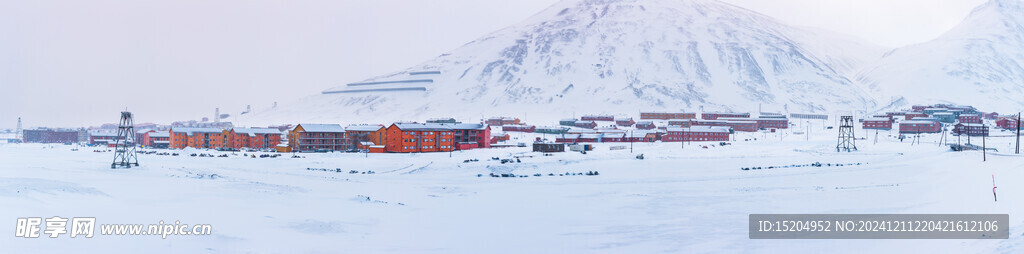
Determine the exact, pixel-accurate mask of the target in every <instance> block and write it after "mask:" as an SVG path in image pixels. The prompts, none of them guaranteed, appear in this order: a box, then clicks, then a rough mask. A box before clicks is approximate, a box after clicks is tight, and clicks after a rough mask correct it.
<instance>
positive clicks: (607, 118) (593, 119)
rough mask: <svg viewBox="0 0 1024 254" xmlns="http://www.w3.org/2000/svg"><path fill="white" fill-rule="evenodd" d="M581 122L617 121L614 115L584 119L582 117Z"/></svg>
mask: <svg viewBox="0 0 1024 254" xmlns="http://www.w3.org/2000/svg"><path fill="white" fill-rule="evenodd" d="M580 120H583V121H615V116H613V115H585V116H583V117H580Z"/></svg>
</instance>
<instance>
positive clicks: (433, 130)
mask: <svg viewBox="0 0 1024 254" xmlns="http://www.w3.org/2000/svg"><path fill="white" fill-rule="evenodd" d="M453 135H454V134H453V133H452V129H451V128H450V127H447V126H445V125H443V124H433V123H428V124H408V123H396V124H391V126H390V127H388V130H387V142H386V143H387V144H385V145H384V146H385V148H384V149H385V150H386V151H387V152H389V153H425V152H450V151H453V150H455V146H454V140H453V138H454V136H453Z"/></svg>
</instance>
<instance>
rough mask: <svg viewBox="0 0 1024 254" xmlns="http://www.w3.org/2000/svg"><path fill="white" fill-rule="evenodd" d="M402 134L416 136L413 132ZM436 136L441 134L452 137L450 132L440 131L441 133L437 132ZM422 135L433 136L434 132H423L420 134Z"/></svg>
mask: <svg viewBox="0 0 1024 254" xmlns="http://www.w3.org/2000/svg"><path fill="white" fill-rule="evenodd" d="M404 133H405V135H416V132H415V131H406V132H404ZM438 134H441V135H452V132H450V131H442V132H439V133H438ZM422 135H434V132H433V131H425V132H423V133H422Z"/></svg>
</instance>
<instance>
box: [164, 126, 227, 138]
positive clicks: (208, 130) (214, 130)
mask: <svg viewBox="0 0 1024 254" xmlns="http://www.w3.org/2000/svg"><path fill="white" fill-rule="evenodd" d="M171 131H173V132H177V133H185V134H186V135H189V136H192V134H195V133H221V132H224V129H221V128H174V127H171Z"/></svg>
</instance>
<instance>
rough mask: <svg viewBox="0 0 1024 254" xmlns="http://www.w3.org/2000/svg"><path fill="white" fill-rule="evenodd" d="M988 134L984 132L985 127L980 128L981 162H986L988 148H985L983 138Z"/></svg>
mask: <svg viewBox="0 0 1024 254" xmlns="http://www.w3.org/2000/svg"><path fill="white" fill-rule="evenodd" d="M986 136H988V133H987V132H985V126H981V161H987V160H988V147H986V146H985V137H986Z"/></svg>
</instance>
